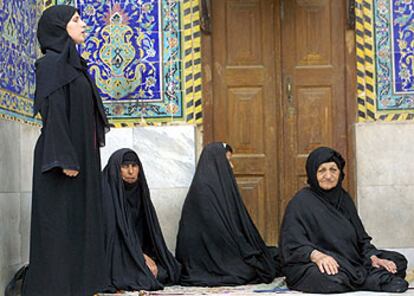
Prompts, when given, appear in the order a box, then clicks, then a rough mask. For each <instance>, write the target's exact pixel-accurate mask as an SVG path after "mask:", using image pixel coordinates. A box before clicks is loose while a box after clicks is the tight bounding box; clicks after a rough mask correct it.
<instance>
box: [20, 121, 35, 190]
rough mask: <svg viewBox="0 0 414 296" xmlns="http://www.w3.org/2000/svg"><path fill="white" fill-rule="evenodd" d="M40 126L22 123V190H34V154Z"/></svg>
mask: <svg viewBox="0 0 414 296" xmlns="http://www.w3.org/2000/svg"><path fill="white" fill-rule="evenodd" d="M39 135H40V128H38V127H34V126H29V125H20V139H21V141H22V143H23V144H22V145H20V192H31V191H32V179H33V155H34V148H35V145H36V142H37V139H38V138H39Z"/></svg>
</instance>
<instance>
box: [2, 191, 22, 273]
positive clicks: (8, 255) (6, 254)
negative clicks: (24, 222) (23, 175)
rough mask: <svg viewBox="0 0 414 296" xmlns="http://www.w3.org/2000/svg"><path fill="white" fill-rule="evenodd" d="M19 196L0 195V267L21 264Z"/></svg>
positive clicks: (17, 194) (10, 194) (13, 194)
mask: <svg viewBox="0 0 414 296" xmlns="http://www.w3.org/2000/svg"><path fill="white" fill-rule="evenodd" d="M19 223H20V194H19V193H0V225H1V227H0V267H1V269H3V268H7V267H9V266H15V265H18V264H20V263H21V256H20V246H21V237H20V231H19Z"/></svg>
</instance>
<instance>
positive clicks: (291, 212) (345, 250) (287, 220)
mask: <svg viewBox="0 0 414 296" xmlns="http://www.w3.org/2000/svg"><path fill="white" fill-rule="evenodd" d="M332 162H334V163H336V165H337V167H338V168H339V170H340V175H339V176H340V177H339V181H338V183H337V185H336V187H334V188H332V189H330V190H324V189H322V188H321V187H320V186H319V183H318V179H317V171H318V168H319V167H320V165H322V164H324V163H332ZM344 166H345V161H344V159H343V158H342V156H341V155H340V154H339V153H338V152H336V151H334V150H332V149H330V148H326V147H321V148H317V149H316V150H314V151H313V152H312V153H311V154H310V155H309V157H308V160H307V163H306V172H307V176H308V183H309V187H305V188H303V189H302V190H300V191H299V192H298V193H297V194H296V195H295V196H294V197H293V199H292V200H291V201H290V202H289V205H288V207H287V209H286V212H285V216H284V219H283V223H282V227H281V234H280V241H279V247H280V252H281V260H282V264H283V267H282V271H283V273H284V274H285V275H286V281H287V284H288V287H289V288H291V289H295V290H300V291H304V292H314V293H335V292H345V291H354V290H371V291H387V292H404V291H405V290H406V289H407V287H408V284H407V282H406V281H405V280H404V277H405V270H406V267H407V261H406V259H405V258H404V256H402V255H401V254H398V253H396V252H390V251H382V250H377V249H376V248H375V246H374V245H372V244H371V237H369V236H368V234H367V233H366V232H365V230H364V227H363V225H362V222H361V220H360V218H359V216H358V213H357V210H356V208H355V205H354V203H353V201H352V199H351V197H350V196H349V194H348V193H347V192H346V191H345V190H344V189H343V188H342V180H343V178H344V173H343V169H344ZM314 250H317V251H318V252H322V253H323V254H326V255H328V256H331V257H333V258H334V260H336V262H337V263H338V265H339V270H338V273H336V274H334V275H328V274H327V273H326V272H324V273H322V272H321V271H320V270H319V269H318V267H317V265H316V264H315V263H313V262H312V261H311V259H310V258H311V253H312V252H313V251H314ZM374 255H375V256H376V257H379V258H382V259H388V260H391V261H393V262H394V263H395V265H396V266H397V272H396V273H395V274H393V273H391V272H388V271H387V270H386V269H384V268H376V267H373V265H372V263H371V256H374Z"/></svg>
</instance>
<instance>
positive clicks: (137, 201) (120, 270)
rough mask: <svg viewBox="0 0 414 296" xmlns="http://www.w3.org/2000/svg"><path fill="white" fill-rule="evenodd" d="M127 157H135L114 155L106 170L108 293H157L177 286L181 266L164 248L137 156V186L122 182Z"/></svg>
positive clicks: (129, 150)
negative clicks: (153, 267)
mask: <svg viewBox="0 0 414 296" xmlns="http://www.w3.org/2000/svg"><path fill="white" fill-rule="evenodd" d="M127 153H134V154H135V152H134V151H133V150H131V149H127V148H125V149H120V150H118V151H116V152H114V153H113V154H112V155H111V157H110V159H109V161H108V164H107V166H106V167H105V169H104V170H103V182H102V183H103V198H104V213H105V248H106V253H107V258H106V264H107V266H108V270H109V273H108V282H109V285H108V287H107V290H108V291H115V290H128V291H133V290H158V289H162V288H163V286H164V285H171V284H174V283H176V282H178V279H179V277H180V264H179V263H178V262H177V261H176V260H175V258H174V257H173V255H172V254H171V253H170V251H169V250H168V248H167V246H166V244H165V241H164V238H163V235H162V232H161V228H160V225H159V222H158V218H157V215H156V212H155V208H154V206H153V204H152V201H151V198H150V192H149V188H148V185H147V181H146V178H145V173H144V170H143V166H142V163H141V161H140V160H139V158H138V156H137V155H136V158H137V159H138V166H139V177H138V181H137V183H136V184H132V185H130V184H125V183H124V181H123V180H122V177H121V172H120V171H121V164H122V162H123V157H124V155H125V154H127ZM144 253H146V254H147V255H149V256H150V257H151V258H152V259H153V260H154V261H155V263H156V264H157V267H158V270H159V275H158V277H157V278H155V277H154V276H153V275H152V273H151V271H150V270H149V268H148V267H147V266H146V263H145V261H144V256H143V254H144Z"/></svg>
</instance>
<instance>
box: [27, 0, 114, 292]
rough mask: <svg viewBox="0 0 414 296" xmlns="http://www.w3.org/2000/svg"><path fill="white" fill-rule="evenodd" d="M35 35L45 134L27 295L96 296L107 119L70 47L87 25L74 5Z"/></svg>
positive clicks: (37, 156) (46, 18) (49, 16)
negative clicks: (102, 152)
mask: <svg viewBox="0 0 414 296" xmlns="http://www.w3.org/2000/svg"><path fill="white" fill-rule="evenodd" d="M37 36H38V39H39V43H40V46H41V50H42V52H43V53H44V56H43V57H42V58H40V59H39V60H38V61H37V62H36V93H35V102H34V113H35V114H37V113H38V112H39V113H40V114H41V116H42V121H43V128H42V133H41V135H40V137H39V139H38V141H37V144H36V148H35V152H34V171H33V201H32V220H31V241H30V265H29V269H28V273H27V275H26V278H25V284H24V288H23V289H24V290H23V295H24V296H48V295H50V296H56V295H61V296H80V295H85V296H89V295H93V294H94V293H95V292H96V291H98V290H100V289H101V288H102V287H103V286H104V285H105V283H104V282H103V279H102V276H101V275H102V270H103V261H104V248H103V241H104V238H103V228H102V224H103V222H102V221H103V217H102V202H101V198H102V195H101V184H100V155H99V147H102V146H103V145H104V143H105V129H106V128H107V126H108V125H107V120H106V117H105V114H104V109H103V106H102V102H101V99H100V97H99V94H98V92H97V90H96V87H95V84H94V83H93V81H92V80H91V78H90V77H89V75H88V73H87V65H86V62H85V61H84V60H83V59H82V58H81V57H80V56H79V54H78V52H77V50H76V46H75V44H80V43H82V42H84V41H85V23H84V22H83V21H82V20H81V18H80V17H79V14H78V12H77V10H76V9H75V8H73V7H71V6H66V5H59V6H53V7H51V8H49V9H47V10H45V11H44V12H43V15H42V16H41V18H40V20H39V24H38V31H37Z"/></svg>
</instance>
